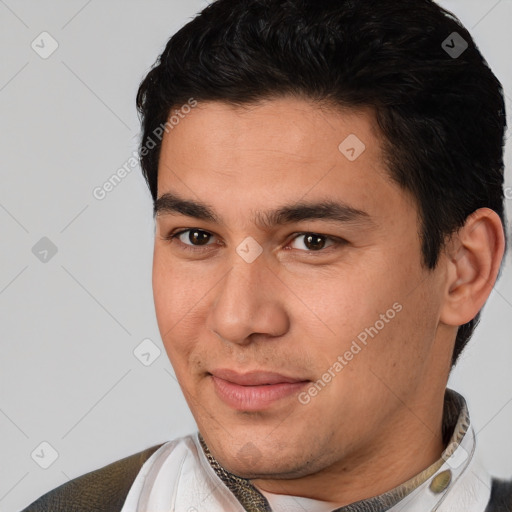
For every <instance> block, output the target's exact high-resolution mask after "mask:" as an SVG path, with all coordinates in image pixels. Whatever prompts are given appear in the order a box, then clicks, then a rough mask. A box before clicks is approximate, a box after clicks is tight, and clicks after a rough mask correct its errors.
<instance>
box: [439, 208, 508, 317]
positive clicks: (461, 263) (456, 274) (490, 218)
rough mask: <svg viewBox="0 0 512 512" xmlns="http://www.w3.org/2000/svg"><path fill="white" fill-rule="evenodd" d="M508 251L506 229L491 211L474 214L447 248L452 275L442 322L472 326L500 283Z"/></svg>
mask: <svg viewBox="0 0 512 512" xmlns="http://www.w3.org/2000/svg"><path fill="white" fill-rule="evenodd" d="M504 251H505V236H504V232H503V225H502V223H501V219H500V218H499V216H498V214H497V213H496V212H495V211H493V210H491V209H489V208H480V209H478V210H476V211H475V212H474V213H472V214H471V215H470V216H469V217H468V218H467V219H466V223H465V224H464V226H463V227H462V228H461V229H460V230H459V231H458V232H457V233H455V234H453V236H452V237H451V239H450V242H449V244H448V245H447V251H446V252H447V254H446V256H447V258H448V262H447V265H448V271H447V282H446V285H447V286H446V291H445V300H444V304H443V307H442V310H441V316H440V320H441V321H442V322H443V323H445V324H447V325H452V326H459V325H463V324H465V323H467V322H469V321H470V320H471V319H473V318H474V317H475V316H476V315H477V313H478V312H479V311H480V310H481V309H482V307H483V306H484V304H485V302H486V300H487V298H488V297H489V295H490V293H491V290H492V288H493V286H494V283H495V282H496V278H497V276H498V272H499V269H500V265H501V260H502V259H503V254H504Z"/></svg>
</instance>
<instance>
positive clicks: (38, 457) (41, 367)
mask: <svg viewBox="0 0 512 512" xmlns="http://www.w3.org/2000/svg"><path fill="white" fill-rule="evenodd" d="M206 3H207V2H205V1H200V0H195V1H194V0H186V1H184V0H181V1H178V0H166V1H156V0H152V1H149V2H148V1H146V2H143V1H142V0H139V1H120V0H117V1H114V0H108V1H105V0H103V1H101V2H100V1H98V0H89V1H86V0H73V1H70V0H65V1H64V0H62V1H56V0H52V1H49V0H48V1H36V0H33V1H28V0H0V43H1V44H0V54H1V66H0V112H1V117H0V124H1V136H0V155H1V164H0V169H1V170H0V176H1V185H0V234H1V251H0V308H1V321H0V342H1V357H0V433H1V436H0V460H1V465H0V510H1V511H3V512H11V511H16V510H19V509H20V508H22V507H23V506H25V505H27V504H28V503H29V502H31V501H32V500H34V499H35V498H36V497H38V496H40V495H41V494H43V493H44V492H46V491H48V490H49V489H51V488H54V487H56V486H57V485H60V484H62V483H64V482H65V481H67V480H68V479H70V478H74V477H76V476H78V475H81V474H83V473H85V472H87V471H91V470H93V469H96V468H98V467H101V466H102V465H105V464H107V463H109V462H112V461H114V460H117V459H119V458H122V457H124V456H127V455H129V454H131V453H134V452H137V451H139V450H142V449H144V448H146V447H148V446H152V445H154V444H157V443H161V442H164V441H167V440H169V439H172V438H174V437H177V436H181V435H184V434H186V433H188V432H190V431H192V430H193V429H194V428H195V426H194V422H193V419H192V417H191V414H190V413H189V412H188V409H187V407H186V404H185V401H184V399H183V398H182V395H181V392H180V389H179V386H178V384H177V382H176V380H175V378H174V374H173V371H172V368H171V366H170V363H169V362H168V360H167V357H166V355H165V352H164V350H163V346H162V344H161V341H160V337H159V333H158V329H157V325H156V320H155V315H154V309H153V298H152V291H151V262H152V239H153V229H154V224H153V220H152V216H151V206H152V205H151V199H150V194H149V192H148V190H147V189H146V186H145V183H144V181H143V179H142V177H141V175H140V169H139V167H138V166H136V167H135V168H133V170H132V172H130V173H129V174H128V175H127V176H126V177H125V178H124V179H123V181H122V182H121V183H120V184H119V185H118V186H117V187H115V189H114V190H112V191H111V192H110V193H108V194H107V195H106V197H105V198H104V199H103V200H98V199H96V198H95V197H94V196H93V190H94V189H95V187H98V186H101V185H102V184H103V183H104V182H105V181H107V180H108V179H109V177H110V176H111V175H112V174H113V173H115V172H116V170H117V169H119V168H120V167H122V166H123V165H124V164H125V163H126V162H127V161H128V160H129V158H130V157H131V156H132V152H133V151H134V150H136V147H137V141H138V136H139V132H138V130H139V126H138V120H137V116H136V111H135V107H134V97H135V93H136V89H137V86H138V84H139V82H140V80H141V78H142V77H143V75H144V74H145V72H146V71H147V70H148V68H149V67H150V66H151V65H152V63H153V62H154V60H155V58H156V57H157V55H158V54H159V53H160V51H161V50H162V49H163V46H164V44H165V42H166V41H167V39H168V38H169V37H170V36H171V35H172V33H174V32H175V31H176V30H177V29H178V28H179V27H180V26H182V25H183V24H184V23H185V22H186V21H188V20H189V19H190V18H191V17H192V16H193V14H194V13H195V12H197V11H198V10H199V9H201V8H202V7H203V6H205V5H206ZM441 4H442V5H443V6H445V7H448V8H449V9H451V10H453V11H454V12H455V13H456V14H457V15H458V16H459V17H460V19H461V20H462V22H463V23H464V24H465V25H466V26H467V28H468V29H469V30H470V32H471V33H472V34H473V36H474V38H475V40H476V42H477V44H478V45H479V47H480V49H481V51H482V52H483V54H484V56H485V57H486V58H487V60H488V62H489V64H490V65H491V68H492V69H493V71H494V72H495V73H496V75H497V76H498V78H499V79H500V80H501V82H502V83H503V86H504V89H505V91H506V94H507V108H508V114H510V112H511V110H512V108H511V107H512V101H511V98H512V69H511V65H510V48H512V31H511V30H510V27H511V23H512V1H511V0H500V1H496V0H489V1H482V0H474V1H468V0H446V1H443V2H441ZM44 31H46V32H48V33H49V34H50V35H51V37H52V38H53V39H54V40H55V41H56V42H57V43H58V48H57V49H56V51H55V52H54V53H53V54H52V55H50V56H49V57H48V58H46V59H43V58H41V56H40V55H39V54H38V53H36V51H35V50H34V49H33V48H32V47H31V44H32V42H33V41H35V43H34V45H38V46H36V47H35V48H37V50H38V51H39V52H43V51H48V50H49V49H51V44H52V41H51V40H50V39H49V36H40V34H41V33H42V32H44ZM41 39H43V41H42V42H41ZM440 43H441V42H440ZM509 124H511V121H510V117H509ZM510 134H511V132H510V131H509V132H508V135H509V138H508V143H507V151H506V162H507V171H506V174H507V178H506V181H507V186H508V187H511V188H510V189H508V197H509V198H512V167H511V163H512V162H511V145H512V137H510ZM507 203H508V204H507V210H508V215H509V217H510V215H511V213H512V212H511V208H512V205H511V203H512V200H508V201H507ZM43 237H46V238H47V239H49V240H50V241H51V244H53V246H55V247H56V250H57V252H56V253H55V254H52V251H51V246H50V245H49V242H48V240H43V241H40V240H41V239H42V238H43ZM34 246H35V249H33V248H34ZM44 250H48V251H49V252H47V253H45V252H44ZM41 260H42V261H41ZM511 316H512V271H511V256H510V254H509V255H507V259H506V262H505V267H504V271H503V275H502V277H501V279H500V280H499V281H498V284H497V285H496V287H495V289H494V290H493V292H492V295H491V297H490V299H489V302H488V304H487V306H486V308H485V314H484V315H483V320H482V322H481V324H480V326H479V328H478V330H477V332H476V334H475V336H474V338H473V340H472V342H471V344H470V346H469V347H468V348H467V350H466V352H465V354H464V356H463V358H462V361H461V362H460V364H459V366H458V367H457V369H456V370H455V372H454V373H453V375H452V377H451V381H450V385H451V386H452V387H453V388H455V389H456V390H458V391H460V392H461V393H463V394H464V395H465V396H466V398H467V401H468V403H469V406H470V411H471V414H472V419H473V423H474V425H475V428H476V431H477V432H478V440H479V442H480V443H481V445H482V449H483V452H484V462H485V463H486V465H487V467H488V468H489V470H490V471H491V472H492V473H493V474H494V475H497V476H502V477H511V476H512V436H511V435H510V430H511V428H510V427H511V425H512V373H511V371H510V370H511V361H512V343H510V338H511V336H510V327H511V325H512V321H511ZM148 339H149V340H151V341H146V342H144V343H145V344H144V345H142V348H141V349H140V351H141V352H144V353H146V352H148V350H147V347H150V348H149V354H150V355H147V356H144V357H142V358H141V359H142V361H143V362H145V363H146V364H149V363H151V364H149V365H147V366H146V365H145V364H143V362H141V360H139V359H138V358H137V357H136V356H135V354H134V350H136V348H137V347H138V346H139V345H140V343H141V342H143V340H148ZM158 349H160V351H161V354H160V356H158ZM157 356H158V357H157ZM148 359H149V360H148ZM43 442H46V443H49V444H50V445H51V447H53V448H49V447H48V446H47V445H41V443H43ZM52 449H53V450H55V451H56V452H57V454H58V457H57V458H56V460H55V461H54V462H53V463H52V464H51V465H50V466H49V467H48V468H47V469H43V467H41V466H45V465H48V464H50V463H51V462H52V460H53V459H52V455H53V451H52ZM31 454H32V455H31Z"/></svg>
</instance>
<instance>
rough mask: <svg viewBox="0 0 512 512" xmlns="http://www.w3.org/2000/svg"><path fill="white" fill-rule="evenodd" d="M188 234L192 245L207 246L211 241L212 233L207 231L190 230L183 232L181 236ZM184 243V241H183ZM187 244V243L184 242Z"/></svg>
mask: <svg viewBox="0 0 512 512" xmlns="http://www.w3.org/2000/svg"><path fill="white" fill-rule="evenodd" d="M187 232H188V237H185V238H188V241H189V242H190V243H191V244H192V245H206V244H207V243H208V241H209V239H210V236H211V235H210V233H207V232H206V231H201V230H199V229H189V230H187V231H183V232H182V233H181V234H185V233H187ZM181 241H182V240H181ZM183 243H185V242H183Z"/></svg>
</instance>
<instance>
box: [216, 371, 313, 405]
mask: <svg viewBox="0 0 512 512" xmlns="http://www.w3.org/2000/svg"><path fill="white" fill-rule="evenodd" d="M209 376H210V377H211V379H212V381H213V385H214V388H215V392H216V394H217V396H218V397H219V398H220V399H221V400H222V401H223V402H224V403H226V404H227V405H228V406H230V407H232V408H233V409H236V410H239V411H261V410H263V409H267V408H269V407H270V406H271V405H272V404H274V403H275V402H277V401H279V400H283V399H285V398H290V397H292V396H293V395H296V394H297V393H298V392H300V390H301V389H302V388H304V387H305V386H307V385H308V384H309V383H310V382H311V381H310V380H307V379H302V378H295V377H289V376H286V375H282V374H279V373H274V372H259V371H254V372H247V373H238V372H235V371H233V370H228V369H219V370H212V372H211V373H209Z"/></svg>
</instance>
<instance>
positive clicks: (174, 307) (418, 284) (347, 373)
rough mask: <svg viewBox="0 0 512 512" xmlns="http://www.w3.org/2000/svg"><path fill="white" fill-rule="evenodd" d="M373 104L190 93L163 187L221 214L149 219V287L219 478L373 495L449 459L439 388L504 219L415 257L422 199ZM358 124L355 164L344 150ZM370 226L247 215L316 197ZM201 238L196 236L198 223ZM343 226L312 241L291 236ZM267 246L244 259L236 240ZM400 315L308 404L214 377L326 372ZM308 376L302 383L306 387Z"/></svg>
mask: <svg viewBox="0 0 512 512" xmlns="http://www.w3.org/2000/svg"><path fill="white" fill-rule="evenodd" d="M376 126H377V124H376V121H375V118H374V114H373V112H372V111H371V110H370V109H359V110H357V111H355V110H346V109H345V110H342V109H333V108H330V109H326V108H321V107H320V106H319V105H318V104H315V103H313V102H311V101H307V100H304V99H298V98H291V97H283V98H276V99H271V100H266V101H264V102H260V103H258V104H255V105H251V106H244V107H239V106H238V107H237V106H234V105H229V104H226V103H222V102H206V103H199V105H198V106H197V107H195V108H194V109H192V112H190V113H189V114H187V116H186V118H185V119H183V120H181V122H180V124H179V125H178V126H176V127H174V129H173V130H172V131H169V132H168V133H167V134H166V135H165V137H164V140H163V145H162V150H161V155H160V165H159V171H158V196H159V197H160V196H161V195H162V194H164V193H166V192H173V193H175V194H179V195H180V196H181V197H183V198H185V199H189V200H193V201H202V202H205V203H207V204H208V205H209V206H210V207H211V208H212V209H213V210H214V211H215V212H216V214H217V215H218V217H219V218H220V219H221V220H222V222H219V223H215V222H212V221H206V220H199V219H196V218H193V217H190V216H187V215H182V214H173V213H172V212H165V211H162V212H160V213H159V214H158V215H157V216H156V236H155V247H154V265H153V290H154V299H155V307H156V316H157V320H158V325H159V329H160V332H161V335H162V339H163V342H164V345H165V348H166V351H167V354H168V356H169V359H170V361H171V363H172V365H173V367H174V369H175V372H176V376H177V379H178V381H179V383H180V385H181V388H182V390H183V392H184V395H185V397H186V399H187V402H188V404H189V407H190V409H191V411H192V413H193V415H194V418H195V420H196V422H197V425H198V428H199V431H200V432H201V434H202V435H203V437H204V439H205V441H206V443H207V445H208V446H209V448H210V450H211V452H212V453H213V455H214V456H215V457H216V458H217V460H218V461H219V462H220V463H221V464H222V465H223V466H224V467H225V468H226V469H228V470H229V471H231V472H233V473H235V474H237V475H240V476H243V477H246V478H250V479H252V481H253V483H254V484H255V485H256V486H257V487H259V488H260V489H263V490H265V491H268V492H274V493H281V494H291V495H295V496H304V497H309V498H315V499H318V500H324V501H328V502H330V503H335V504H337V505H346V504H349V503H353V502H355V501H357V500H360V499H364V498H368V497H371V496H375V495H378V494H381V493H383V492H385V491H387V490H389V489H391V488H393V487H395V486H397V485H399V484H401V483H403V482H404V481H406V480H408V479H409V478H411V477H412V476H414V475H416V474H417V473H419V472H420V471H421V470H423V469H425V468H426V467H428V466H429V465H430V464H432V463H433V462H435V461H436V460H437V459H439V457H440V456H441V453H442V450H443V449H444V446H443V443H442V440H441V421H442V408H443V396H444V392H445V387H446V383H447V379H448V374H449V371H450V360H451V354H452V350H453V345H454V339H455V335H456V331H457V326H458V325H461V324H463V323H465V322H467V321H469V320H470V319H471V318H473V317H474V316H475V315H476V313H477V312H478V311H479V310H480V308H481V307H482V306H483V304H484V303H485V300H486V299H487V297H488V295H489V293H490V291H491V289H492V286H493V284H494V282H495V279H496V276H497V272H498V267H499V263H500V261H501V258H502V256H503V248H504V241H503V228H502V226H501V222H500V220H499V218H498V216H497V215H496V214H495V213H494V212H493V211H491V210H488V209H486V208H483V209H480V210H477V212H475V214H474V215H473V216H471V217H470V218H468V221H467V223H466V225H465V226H464V228H463V229H461V230H460V231H459V232H458V233H457V234H455V235H454V236H453V237H451V238H450V240H449V241H448V242H447V244H446V247H445V249H444V250H443V252H442V254H441V257H440V261H439V264H438V266H437V267H436V269H435V270H434V271H431V270H427V269H426V268H425V267H424V266H423V263H422V255H421V250H420V239H419V234H418V233H419V227H418V226H419V220H418V210H417V206H416V202H415V201H414V199H413V198H412V197H411V196H410V195H409V194H408V193H407V192H405V191H404V190H403V189H401V188H400V187H399V186H398V185H396V184H395V183H394V182H393V181H392V180H391V179H390V178H389V175H388V173H387V170H386V168H385V165H384V163H383V153H382V149H381V147H382V139H381V135H380V133H379V132H378V131H377V129H376ZM349 134H356V135H357V137H358V138H359V139H360V140H361V141H363V142H364V144H365V146H366V149H365V151H364V152H363V153H362V154H361V155H360V156H359V157H358V158H357V159H356V160H354V161H349V160H348V159H347V158H345V156H344V155H343V154H342V153H341V152H340V150H339V149H338V145H339V144H340V143H341V142H342V141H343V140H344V139H345V138H346V137H347V136H348V135H349ZM326 198H329V199H332V200H335V201H343V202H344V203H346V204H348V205H350V206H351V207H353V208H357V209H359V210H363V211H365V212H366V213H367V214H368V217H367V219H366V220H361V219H360V220H357V221H352V222H344V223H335V222H333V221H330V220H325V219H323V220H318V219H316V220H307V221H299V222H294V223H291V224H289V225H278V226H274V227H267V228H266V229H264V228H263V226H259V225H257V224H256V223H255V219H254V218H253V213H254V212H257V211H259V212H265V211H266V210H269V209H274V208H276V207H278V206H281V205H283V204H288V203H297V202H299V201H315V200H319V199H326ZM186 229H200V230H201V231H205V232H206V233H208V234H209V235H210V236H209V237H208V236H207V235H204V236H207V239H208V242H207V244H206V245H196V247H197V248H198V249H199V251H198V252H192V251H187V250H186V249H185V247H191V246H192V247H193V243H194V239H192V241H191V239H190V237H189V236H188V235H189V234H190V232H188V233H185V234H184V235H181V236H180V237H179V238H174V239H173V240H172V241H170V240H166V239H165V237H166V236H167V235H169V234H173V233H176V232H179V231H182V230H186ZM304 232H306V233H315V234H321V235H325V236H326V237H338V238H340V239H344V240H345V242H344V243H343V244H340V245H333V244H332V242H330V241H329V239H328V238H327V239H325V238H323V239H322V241H323V242H324V243H325V248H322V249H321V250H315V246H313V247H311V245H308V244H307V241H306V237H305V236H300V235H299V234H298V233H304ZM249 236H250V237H252V238H253V239H254V240H256V241H257V243H258V244H259V246H260V247H261V249H262V253H261V254H260V255H259V256H258V257H257V258H256V259H255V260H254V261H253V262H252V263H247V262H246V261H245V260H244V259H243V258H242V257H240V256H239V254H238V253H237V252H236V248H237V246H239V244H240V243H241V242H242V241H243V240H244V239H246V237H249ZM396 303H398V304H399V305H400V306H401V307H402V308H401V311H400V312H399V313H397V314H396V315H395V316H394V318H393V319H392V320H389V321H388V322H387V323H385V326H384V328H382V329H381V330H379V332H378V334H377V335H376V336H375V337H373V338H369V339H368V342H367V345H366V346H362V349H361V350H360V352H358V353H357V355H354V357H353V358H352V360H350V361H347V365H346V366H344V368H343V369H342V371H339V372H338V373H335V377H333V378H332V379H331V381H330V382H329V383H328V384H327V385H326V386H325V387H323V388H322V389H321V391H320V392H318V393H317V395H316V396H314V397H311V399H310V401H309V402H308V403H307V404H303V403H301V402H300V401H299V400H298V392H296V393H294V394H292V395H290V396H287V397H285V398H282V399H280V400H276V401H274V402H272V403H270V404H269V406H268V407H266V408H263V409H262V410H256V411H254V410H238V409H235V408H233V407H231V406H230V405H229V404H226V402H225V401H223V400H222V399H221V398H219V395H218V393H217V392H216V390H215V385H214V383H213V380H212V377H211V374H210V372H211V371H212V370H213V369H216V368H231V369H233V370H235V371H237V372H239V373H245V372H248V371H253V370H258V371H270V372H279V373H281V374H285V375H287V376H292V377H297V378H300V379H301V380H306V381H311V382H310V383H309V384H310V385H311V383H313V382H316V381H318V380H319V379H321V378H322V375H324V374H325V373H326V372H327V371H328V369H329V368H332V367H333V364H334V363H335V362H336V361H337V360H338V359H337V358H338V356H340V355H342V356H343V354H344V353H345V352H346V351H347V350H349V349H350V346H351V343H352V341H353V340H354V339H356V337H357V335H358V334H359V333H361V332H362V331H364V329H365V328H368V327H370V326H374V325H375V324H376V321H377V320H379V319H380V318H381V317H380V315H381V314H385V313H386V311H387V310H389V309H390V308H392V305H393V304H396ZM310 385H309V386H306V387H305V388H303V389H302V391H304V390H306V391H307V389H309V387H310Z"/></svg>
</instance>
